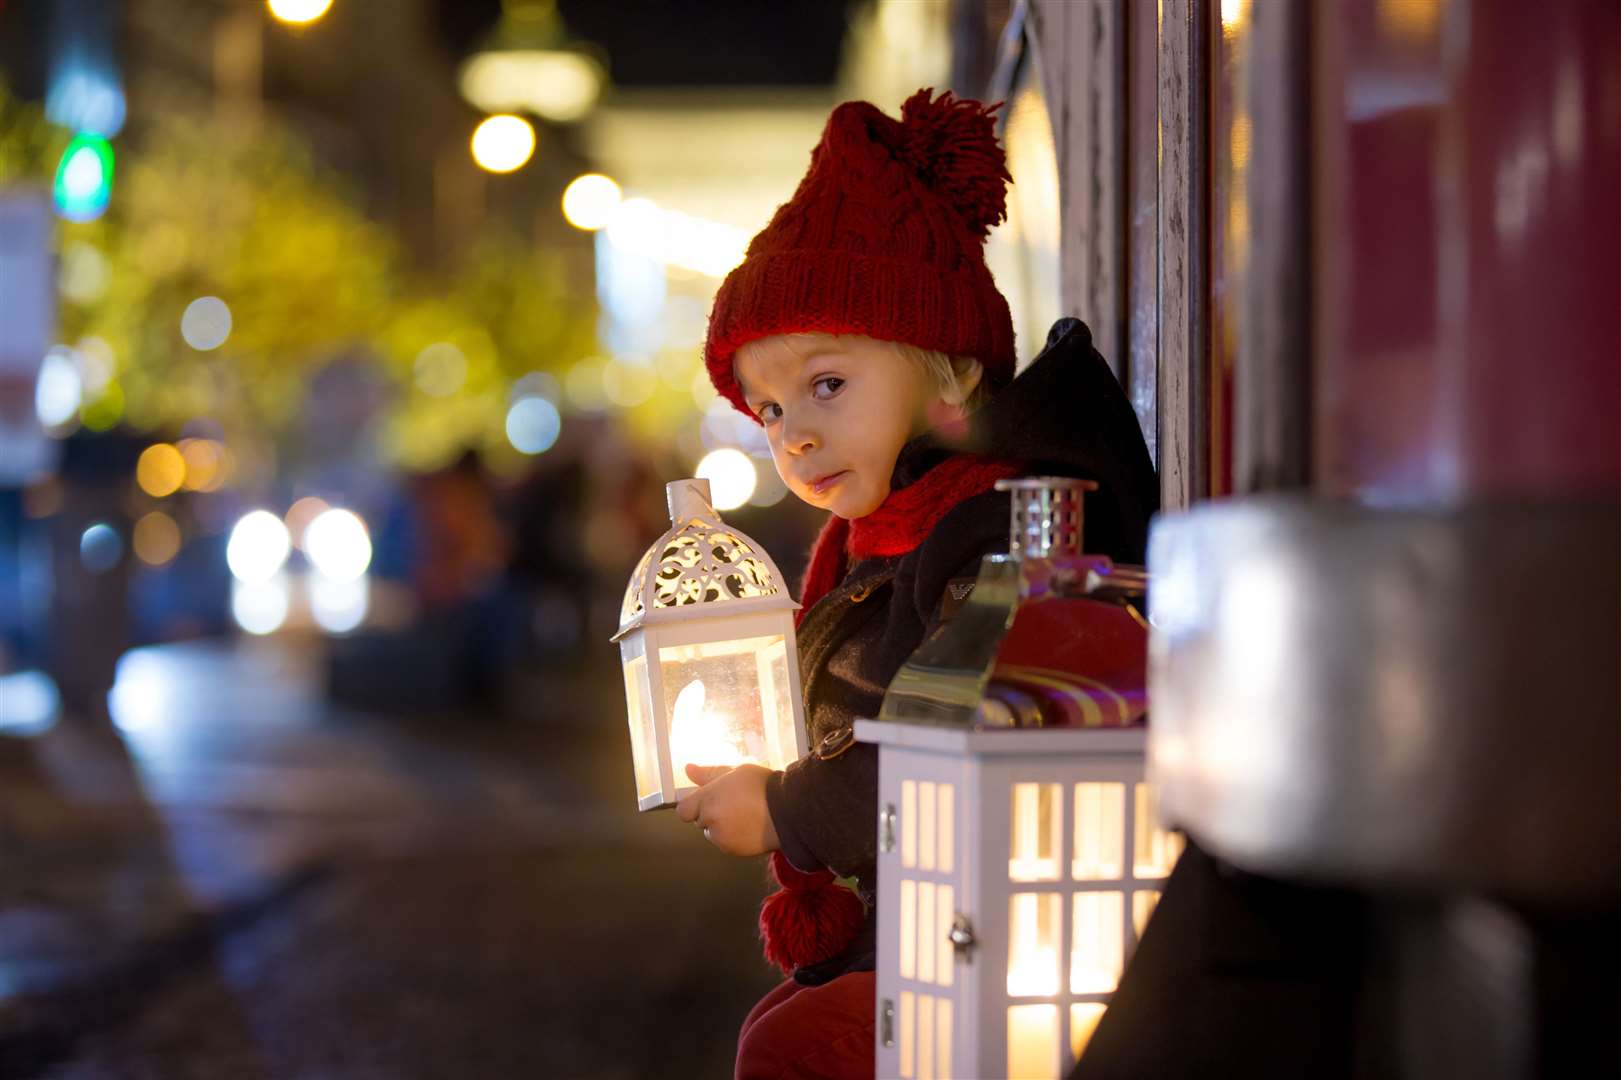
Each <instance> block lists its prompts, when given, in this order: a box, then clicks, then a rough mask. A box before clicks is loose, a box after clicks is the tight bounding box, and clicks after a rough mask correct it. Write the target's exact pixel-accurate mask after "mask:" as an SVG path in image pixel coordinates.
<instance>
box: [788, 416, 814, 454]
mask: <svg viewBox="0 0 1621 1080" xmlns="http://www.w3.org/2000/svg"><path fill="white" fill-rule="evenodd" d="M782 445H783V448H784V449H786V450H787V451H788V452H789V453H790V454H808V453H810V452H811V451H813V450H815V449H817V448H818V447H820V446H821V445H822V440H821V437H820V436H819V435H818V434H817V432H816V429H815V428H814V427H812V426H811V425H809V424H806V423H803V422H800V423H795V422H793V421H791V420H789V419H787V418H786V417H784V418H783V423H782Z"/></svg>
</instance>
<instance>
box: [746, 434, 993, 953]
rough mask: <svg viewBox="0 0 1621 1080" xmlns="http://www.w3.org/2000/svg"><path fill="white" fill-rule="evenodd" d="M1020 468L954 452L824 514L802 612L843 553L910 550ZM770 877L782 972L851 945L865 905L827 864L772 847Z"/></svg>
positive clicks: (769, 931) (767, 941) (822, 591)
mask: <svg viewBox="0 0 1621 1080" xmlns="http://www.w3.org/2000/svg"><path fill="white" fill-rule="evenodd" d="M1020 472H1021V470H1020V469H1019V468H1018V467H1017V466H1015V465H1013V464H1011V463H1009V462H1004V461H992V460H987V459H985V458H977V457H971V456H968V455H959V456H956V457H951V458H947V459H946V460H945V461H943V462H941V463H940V464H939V465H936V466H935V467H934V468H932V469H930V470H929V471H928V472H926V473H924V474H923V476H922V477H920V478H919V479H918V480H917V481H916V482H915V483H913V484H911V485H910V486H908V487H904V488H901V489H900V490H899V491H892V492H890V493H889V497H888V498H887V499H885V500H884V501H883V504H882V505H881V506H879V507H878V509H876V510H874V511H873V512H872V513H870V514H868V515H867V516H866V517H863V518H856V519H854V520H853V521H852V520H846V519H845V518H841V517H837V516H829V517H828V519H827V524H826V525H823V526H822V531H821V533H820V534H819V535H818V536H817V537H816V546H815V547H814V548H812V549H811V561H810V568H809V569H808V570H806V571H805V581H804V584H803V586H802V587H801V589H800V593H801V596H800V603H801V604H802V605H803V606H802V607H801V608H800V609H799V614H798V616H796V622H797V619H798V618H799V617H803V616H804V614H805V612H807V611H809V610H810V608H811V605H812V604H814V603H816V601H817V600H820V599H821V598H822V597H823V596H825V595H827V593H828V592H829V591H830V590H832V589H833V588H834V587H835V586H836V585H838V583H839V581H840V580H841V579H842V578H843V577H844V573H845V570H846V569H847V568H848V566H849V560H850V559H852V558H854V559H865V558H869V557H871V556H874V555H904V554H906V553H907V552H908V551H912V550H913V549H915V548H916V547H917V546H918V545H919V544H921V543H923V541H924V539H925V538H926V537H927V536H928V535H929V532H930V531H931V530H932V529H933V528H934V526H935V525H936V524H937V523H938V522H939V521H940V519H941V518H943V517H945V516H946V513H947V512H948V511H950V510H951V509H952V508H953V507H955V506H956V505H957V504H958V503H961V502H962V501H963V500H964V499H968V498H971V497H973V496H975V495H978V494H979V493H980V492H982V491H988V490H990V489H991V488H992V487H993V486H995V484H996V482H997V481H998V480H1002V479H1005V478H1007V477H1010V476H1017V475H1019V473H1020ZM771 876H772V877H773V878H774V879H775V880H776V882H777V884H778V886H780V887H779V888H778V890H777V891H776V892H775V893H773V894H772V895H770V896H768V897H766V899H765V903H764V904H763V905H762V906H761V908H760V937H761V939H762V940H763V942H764V945H765V955H766V959H767V960H769V961H771V962H772V963H773V964H776V965H777V966H778V967H780V968H781V969H782V970H783V972H784V973H792V972H793V970H794V968H796V967H803V966H805V965H807V964H815V963H820V962H821V961H823V960H830V959H832V958H833V957H835V956H837V955H839V953H841V952H843V951H844V950H845V949H846V948H848V947H849V945H850V942H851V941H852V940H854V938H855V936H856V934H857V933H858V932H860V930H861V923H862V920H863V919H864V918H865V915H866V911H865V909H864V908H863V906H862V903H861V898H860V897H858V896H856V894H855V893H853V892H851V891H850V890H849V889H846V888H844V887H842V886H840V885H838V884H836V883H835V879H834V877H833V872H832V871H831V870H816V871H812V872H811V873H804V872H803V871H800V870H797V869H795V868H794V866H793V864H792V863H790V862H789V861H788V857H787V856H786V855H784V854H783V853H782V852H781V851H773V852H772V853H771Z"/></svg>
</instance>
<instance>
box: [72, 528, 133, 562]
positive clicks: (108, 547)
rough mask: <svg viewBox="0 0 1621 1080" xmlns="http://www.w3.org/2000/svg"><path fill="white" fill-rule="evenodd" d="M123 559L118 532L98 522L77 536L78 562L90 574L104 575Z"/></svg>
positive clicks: (122, 544) (122, 543) (121, 541)
mask: <svg viewBox="0 0 1621 1080" xmlns="http://www.w3.org/2000/svg"><path fill="white" fill-rule="evenodd" d="M123 557H124V541H123V540H122V539H121V538H120V537H119V535H118V530H117V529H115V528H113V527H112V526H111V525H109V524H107V523H106V522H105V521H98V522H96V523H95V524H94V525H92V526H90V527H89V528H88V529H86V530H85V531H84V532H83V533H82V534H80V536H79V561H80V562H82V563H84V568H85V569H86V570H88V571H90V572H91V573H92V574H105V573H106V572H107V571H109V570H111V569H112V568H113V567H115V566H117V565H118V560H120V559H122V558H123Z"/></svg>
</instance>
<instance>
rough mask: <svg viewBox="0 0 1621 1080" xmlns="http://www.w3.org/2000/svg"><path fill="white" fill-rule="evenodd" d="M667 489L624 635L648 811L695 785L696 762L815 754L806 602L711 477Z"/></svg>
mask: <svg viewBox="0 0 1621 1080" xmlns="http://www.w3.org/2000/svg"><path fill="white" fill-rule="evenodd" d="M665 490H666V493H667V495H668V498H669V506H670V530H669V531H668V532H666V533H665V534H664V535H663V536H662V537H660V538H659V540H658V542H657V543H655V544H654V545H653V546H652V547H650V548H648V550H647V554H645V555H643V556H642V560H641V562H640V563H639V564H638V565H637V567H636V571H635V573H634V574H632V575H631V579H630V585H629V587H628V588H627V589H626V590H625V601H624V605H623V607H622V608H621V610H620V618H619V632H618V633H617V634H615V635H614V640H615V641H617V642H619V649H620V659H621V661H622V663H623V666H624V672H625V696H626V699H627V702H628V704H629V709H630V740H631V756H632V764H633V767H634V770H635V777H636V800H637V805H638V806H639V807H640V808H641V809H643V810H652V809H655V808H658V807H664V806H672V805H674V804H675V802H676V800H677V799H679V798H680V797H681V795H682V794H683V793H685V792H686V791H688V790H691V788H692V786H693V785H692V782H691V781H690V780H688V779H687V776H686V766H687V765H688V764H695V765H740V764H743V763H745V762H754V763H757V764H760V765H764V766H766V767H767V768H771V769H780V768H782V767H784V766H786V765H788V764H790V763H791V762H793V761H795V760H797V759H798V758H800V757H801V756H803V755H804V753H805V728H804V712H803V706H802V704H801V698H800V686H799V662H798V651H797V647H796V645H795V642H794V618H793V616H794V611H795V610H797V608H798V606H799V605H797V604H795V603H794V601H793V598H792V597H790V596H789V595H788V590H787V587H786V586H785V585H784V583H783V580H782V574H781V572H780V571H778V569H777V566H776V564H775V563H773V562H772V561H771V557H770V556H769V555H767V554H766V553H765V551H764V550H763V549H762V548H761V547H760V545H759V544H757V543H755V542H754V541H753V540H751V539H750V538H748V537H747V536H744V535H743V534H742V533H740V532H738V531H737V530H735V529H733V528H731V527H729V526H728V525H726V524H725V523H724V522H722V521H721V520H720V517H719V516H718V515H717V514H716V513H715V509H714V506H713V504H712V502H711V500H710V494H709V483H708V482H707V481H705V480H678V481H676V482H675V483H672V484H669V485H667V487H666V489H665Z"/></svg>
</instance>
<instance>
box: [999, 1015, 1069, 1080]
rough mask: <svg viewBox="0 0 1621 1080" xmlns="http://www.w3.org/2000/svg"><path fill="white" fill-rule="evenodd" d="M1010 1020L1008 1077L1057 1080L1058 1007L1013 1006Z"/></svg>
mask: <svg viewBox="0 0 1621 1080" xmlns="http://www.w3.org/2000/svg"><path fill="white" fill-rule="evenodd" d="M1007 1021H1008V1024H1007V1027H1008V1030H1007V1061H1008V1068H1007V1075H1009V1076H1017V1077H1024V1078H1028V1080H1056V1078H1057V1076H1058V1006H1057V1005H1014V1006H1011V1007H1010V1008H1009V1009H1008V1011H1007Z"/></svg>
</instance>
